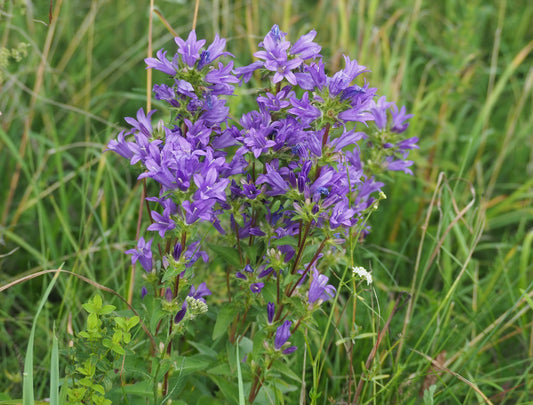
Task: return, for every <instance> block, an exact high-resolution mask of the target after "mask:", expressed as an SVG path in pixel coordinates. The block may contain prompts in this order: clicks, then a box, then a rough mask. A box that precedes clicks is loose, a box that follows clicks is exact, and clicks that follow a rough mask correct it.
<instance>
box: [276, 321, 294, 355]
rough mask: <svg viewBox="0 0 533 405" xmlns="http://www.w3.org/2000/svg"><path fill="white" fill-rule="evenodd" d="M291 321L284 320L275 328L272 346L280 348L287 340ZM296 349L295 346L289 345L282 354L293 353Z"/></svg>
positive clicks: (289, 334)
mask: <svg viewBox="0 0 533 405" xmlns="http://www.w3.org/2000/svg"><path fill="white" fill-rule="evenodd" d="M291 325H292V322H291V321H285V322H284V323H283V325H281V326H280V327H278V329H277V330H276V337H275V339H274V348H275V349H276V350H280V349H281V348H282V347H283V345H284V344H285V343H286V342H287V340H289V337H290V336H291ZM295 350H296V346H291V347H289V348H287V349H285V350H284V351H283V353H284V354H290V353H293V352H294V351H295Z"/></svg>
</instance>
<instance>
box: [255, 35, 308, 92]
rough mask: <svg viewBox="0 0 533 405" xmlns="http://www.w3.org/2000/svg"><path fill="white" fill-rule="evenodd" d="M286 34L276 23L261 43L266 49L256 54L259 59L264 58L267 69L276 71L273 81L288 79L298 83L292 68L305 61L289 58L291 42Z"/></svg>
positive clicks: (293, 83) (290, 81)
mask: <svg viewBox="0 0 533 405" xmlns="http://www.w3.org/2000/svg"><path fill="white" fill-rule="evenodd" d="M285 35H286V34H285V33H284V32H281V31H280V30H279V27H278V26H277V25H274V26H273V27H272V29H271V30H270V32H269V33H268V34H267V35H266V36H265V39H264V40H263V42H261V43H260V44H259V46H260V47H262V48H263V49H264V51H258V52H256V53H255V54H254V56H255V57H256V58H258V59H264V60H265V62H264V67H265V69H267V70H270V71H272V72H275V73H274V76H273V78H272V82H273V83H278V82H280V81H282V80H283V79H287V81H288V82H289V83H291V84H292V85H296V84H297V81H296V76H295V75H294V73H293V72H292V70H294V69H296V68H297V67H298V66H300V65H301V64H302V62H303V61H302V59H300V58H298V57H296V58H293V59H288V56H287V50H288V49H289V47H290V46H291V43H290V42H289V41H286V40H285Z"/></svg>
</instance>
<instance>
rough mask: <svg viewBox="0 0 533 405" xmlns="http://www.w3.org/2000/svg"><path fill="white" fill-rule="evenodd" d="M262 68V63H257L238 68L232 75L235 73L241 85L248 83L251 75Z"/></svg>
mask: <svg viewBox="0 0 533 405" xmlns="http://www.w3.org/2000/svg"><path fill="white" fill-rule="evenodd" d="M263 66H264V63H263V62H262V61H257V62H254V63H251V64H249V65H247V66H242V67H238V68H236V69H235V70H234V71H233V73H235V75H236V76H237V78H238V79H240V81H241V83H243V82H244V83H248V82H249V81H250V79H251V78H252V73H253V72H255V71H256V70H257V69H261V68H262V67H263Z"/></svg>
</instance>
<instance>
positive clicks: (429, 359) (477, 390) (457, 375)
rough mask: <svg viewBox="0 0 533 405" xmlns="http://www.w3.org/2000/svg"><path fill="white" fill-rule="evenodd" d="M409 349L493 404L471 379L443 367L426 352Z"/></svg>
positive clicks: (486, 401)
mask: <svg viewBox="0 0 533 405" xmlns="http://www.w3.org/2000/svg"><path fill="white" fill-rule="evenodd" d="M411 350H412V351H413V352H415V353H417V354H419V355H420V356H422V357H424V358H425V359H426V360H427V361H429V362H430V363H431V365H432V366H433V368H434V369H436V370H441V371H444V372H446V373H448V374H450V375H453V376H454V377H455V378H457V379H458V380H461V381H462V382H464V383H465V384H467V385H468V386H469V387H470V388H472V389H473V390H474V391H476V392H477V393H478V394H479V395H480V396H481V397H482V398H483V400H484V401H485V403H487V404H490V405H493V403H492V402H491V401H490V399H488V398H487V396H486V395H485V394H483V392H481V390H480V389H479V387H478V386H477V385H476V384H474V383H473V382H471V381H468V380H467V379H466V378H464V377H463V376H462V375H460V374H458V373H456V372H455V371H452V370H450V369H449V368H447V367H445V366H444V365H443V364H441V363H440V362H438V361H437V360H435V359H432V358H431V357H430V356H428V355H427V354H424V353H422V352H419V351H418V350H415V349H411Z"/></svg>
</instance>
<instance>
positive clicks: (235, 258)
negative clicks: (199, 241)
mask: <svg viewBox="0 0 533 405" xmlns="http://www.w3.org/2000/svg"><path fill="white" fill-rule="evenodd" d="M209 248H210V249H211V250H212V251H213V252H215V253H216V254H217V256H215V257H214V258H213V259H214V261H215V262H219V261H220V260H219V259H222V260H223V261H224V262H226V263H227V264H229V265H230V266H233V267H236V268H240V267H241V260H240V258H239V252H238V251H237V249H234V248H231V247H229V246H218V245H210V246H209Z"/></svg>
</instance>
